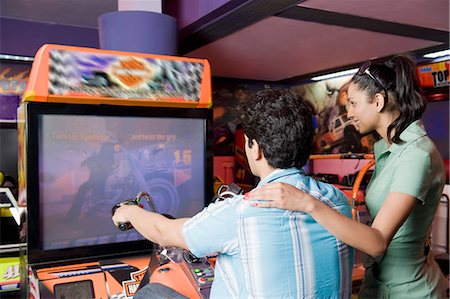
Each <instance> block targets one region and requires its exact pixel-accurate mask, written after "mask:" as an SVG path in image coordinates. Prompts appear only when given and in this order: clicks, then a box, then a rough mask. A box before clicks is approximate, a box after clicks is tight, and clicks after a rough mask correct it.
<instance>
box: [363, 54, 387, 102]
mask: <svg viewBox="0 0 450 299" xmlns="http://www.w3.org/2000/svg"><path fill="white" fill-rule="evenodd" d="M370 65H371V64H370V61H367V62H365V63H363V65H361V66H360V67H359V69H358V72H356V73H357V74H358V75H359V76H362V75H368V76H369V77H370V78H372V80H373V81H375V83H377V84H378V85H379V86H380V87H381V88H382V89H383V91H384V94H385V95H384V99H385V100H386V101H387V98H388V92H387V89H386V88H385V87H384V85H383V84H381V82H380V80H378V79H377V78H375V76H374V75H372V74H371V73H370V71H369V68H370Z"/></svg>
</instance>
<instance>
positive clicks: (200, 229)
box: [113, 89, 353, 298]
mask: <svg viewBox="0 0 450 299" xmlns="http://www.w3.org/2000/svg"><path fill="white" fill-rule="evenodd" d="M240 118H241V121H242V125H243V129H244V133H245V140H246V148H245V152H246V155H247V159H248V162H249V165H250V169H251V171H252V173H253V174H254V175H255V176H258V177H260V179H261V181H260V182H259V184H258V187H260V186H262V185H265V184H267V183H269V182H283V183H287V184H291V185H294V186H296V187H297V188H299V189H301V190H302V191H304V192H307V193H310V194H312V195H314V196H315V197H316V198H319V200H321V201H323V202H324V203H326V204H327V205H329V206H331V207H332V208H333V209H336V210H337V211H339V212H341V213H343V214H344V215H346V216H348V217H351V209H350V206H349V204H348V200H347V199H346V197H345V196H344V195H343V193H342V192H340V191H339V190H338V189H336V188H335V187H333V186H331V185H329V184H324V183H321V182H318V181H315V180H314V179H312V178H310V177H308V176H306V175H305V174H304V172H303V171H302V169H301V168H302V167H303V166H304V165H305V163H306V161H307V159H308V157H309V153H310V149H311V144H312V137H313V128H312V116H311V110H310V108H309V106H307V105H306V104H305V103H304V102H303V101H302V100H301V99H299V98H298V97H297V96H296V95H294V94H293V93H291V92H289V91H286V90H281V89H267V90H263V91H260V92H258V93H257V94H256V95H255V96H254V97H252V98H251V99H249V100H247V101H246V102H244V103H243V106H242V107H241V117H240ZM258 187H257V188H258ZM253 205H254V202H252V201H250V200H246V199H245V196H235V197H232V198H228V199H226V200H223V201H219V202H216V203H213V204H210V205H209V206H208V207H207V208H205V209H204V210H203V211H201V212H200V213H198V214H197V215H195V216H194V217H192V218H190V219H187V218H185V219H176V220H169V219H167V218H165V217H163V216H161V215H158V214H155V213H151V212H148V211H145V210H143V209H140V208H139V207H136V206H123V207H121V208H119V209H118V210H117V211H116V214H115V215H114V217H113V221H114V222H115V223H118V222H131V223H132V224H133V226H134V227H135V228H136V229H137V230H138V231H139V232H140V233H141V234H142V235H143V236H144V237H146V238H147V239H149V240H151V241H153V242H155V243H159V244H160V245H163V246H168V245H170V246H178V247H181V248H185V249H188V250H190V251H191V252H192V253H193V254H194V255H196V256H198V257H201V256H205V255H207V254H211V253H214V252H218V258H217V262H216V267H215V277H214V283H213V286H212V290H211V298H250V297H251V298H255V297H257V298H349V297H350V296H351V283H352V281H351V273H352V267H353V250H352V249H351V248H350V247H348V246H347V245H345V244H343V243H342V242H340V241H338V240H337V239H336V238H335V237H333V236H332V235H331V234H330V233H328V232H327V231H326V230H325V229H324V228H323V227H322V226H321V225H319V224H318V223H317V222H316V221H314V219H313V218H311V217H310V216H308V215H307V214H305V213H302V212H292V211H286V210H280V209H258V208H255V207H254V206H253Z"/></svg>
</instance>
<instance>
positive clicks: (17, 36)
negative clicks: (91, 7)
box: [0, 17, 99, 56]
mask: <svg viewBox="0 0 450 299" xmlns="http://www.w3.org/2000/svg"><path fill="white" fill-rule="evenodd" d="M0 28H1V30H0V45H1V46H0V52H1V53H2V54H15V55H23V56H34V54H35V53H36V51H37V50H38V49H39V48H40V47H41V46H42V45H43V44H60V45H70V46H81V47H90V48H98V44H99V43H98V30H97V29H95V28H86V27H76V26H68V25H62V24H56V23H45V22H34V21H28V20H21V19H14V18H5V17H0Z"/></svg>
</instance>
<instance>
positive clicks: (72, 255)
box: [25, 102, 213, 265]
mask: <svg viewBox="0 0 450 299" xmlns="http://www.w3.org/2000/svg"><path fill="white" fill-rule="evenodd" d="M25 105H26V111H25V113H26V123H25V125H26V130H25V131H26V133H25V134H26V149H27V152H26V161H27V174H26V181H27V191H26V192H27V255H28V264H32V265H39V264H45V265H47V264H56V263H58V264H59V263H66V262H68V261H88V260H98V259H99V258H111V257H115V256H124V255H133V254H142V253H149V252H151V251H152V249H153V248H154V247H153V244H152V243H151V242H150V241H147V240H139V241H132V242H129V241H128V242H122V243H113V244H101V245H94V246H84V247H71V248H64V249H54V250H45V249H44V248H43V243H42V233H43V232H42V230H43V226H42V224H41V223H40V222H39V219H40V211H39V210H40V209H39V206H40V198H39V160H38V159H39V147H38V146H37V145H38V142H39V141H38V140H39V136H38V134H39V132H38V131H39V128H38V118H39V117H40V116H41V115H50V114H53V115H90V116H119V117H120V116H128V117H129V116H135V117H161V118H164V117H167V118H169V117H170V118H199V119H202V120H203V121H204V126H203V128H204V142H203V144H204V157H205V174H204V175H205V177H204V183H205V188H204V189H205V190H204V199H205V201H204V206H206V205H207V204H208V203H209V202H210V200H211V199H212V196H213V150H212V110H211V109H206V108H196V109H193V108H166V107H141V106H114V105H89V104H86V105H84V104H66V103H36V102H28V103H26V104H25Z"/></svg>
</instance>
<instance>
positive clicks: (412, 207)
mask: <svg viewBox="0 0 450 299" xmlns="http://www.w3.org/2000/svg"><path fill="white" fill-rule="evenodd" d="M425 107H426V100H425V99H424V98H423V96H422V95H421V93H420V87H419V85H418V80H417V75H416V66H415V64H414V63H413V62H412V61H411V60H410V59H408V58H406V57H396V58H393V59H392V60H391V61H388V62H386V63H385V64H370V63H365V64H364V65H362V66H361V68H360V69H359V71H358V73H357V74H356V75H355V76H354V77H353V78H352V79H351V82H350V86H349V89H348V117H349V118H352V119H353V120H354V121H355V125H356V127H357V129H358V130H359V132H360V133H362V134H365V133H368V132H371V131H373V130H375V131H376V132H377V133H378V134H379V135H380V136H381V137H382V139H381V140H379V141H378V142H377V143H376V144H375V148H374V152H375V159H376V164H375V170H374V173H373V176H372V179H371V182H370V184H369V186H368V187H367V190H366V198H365V201H366V204H367V208H368V210H369V212H370V214H371V215H372V217H373V223H372V225H371V226H367V225H365V224H362V223H358V222H354V221H352V220H351V219H348V218H346V217H344V216H342V215H340V214H338V213H336V211H334V210H333V209H331V208H330V207H329V206H326V205H324V204H323V203H322V202H320V201H319V200H317V199H316V198H314V197H313V196H311V195H309V194H308V193H306V192H303V191H301V190H300V189H302V187H301V186H297V187H300V188H296V187H294V186H290V185H287V184H283V183H274V184H268V185H265V186H263V187H261V188H257V189H254V190H253V191H252V192H250V193H249V194H248V195H247V198H248V199H249V200H255V202H254V205H255V206H257V207H263V208H271V207H276V208H282V209H288V210H294V211H301V212H305V213H308V214H309V215H310V216H312V217H313V218H314V219H316V221H317V222H319V223H320V224H322V225H323V226H324V227H325V228H326V229H327V230H328V231H330V232H331V233H332V234H334V235H335V236H336V237H337V238H338V239H339V240H341V241H343V242H345V243H347V244H348V245H351V246H353V247H354V248H356V249H359V250H361V251H363V252H365V253H367V254H368V255H370V256H371V257H373V258H371V259H370V261H367V262H366V272H365V278H364V282H363V285H362V286H361V291H360V297H361V298H446V297H447V294H446V285H445V280H444V277H443V274H442V272H441V271H440V269H439V267H438V265H437V264H436V262H435V261H434V258H433V255H432V253H431V252H430V250H429V235H430V229H431V224H432V220H433V216H434V214H435V211H436V208H437V206H438V203H439V199H440V197H441V194H442V189H443V185H444V182H445V172H444V167H443V161H442V158H441V156H440V154H439V152H438V151H437V149H436V147H435V146H434V144H433V142H432V141H431V140H430V138H429V137H428V136H427V133H426V132H425V130H424V128H423V126H422V123H421V121H420V119H421V117H422V113H423V112H424V110H425Z"/></svg>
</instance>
